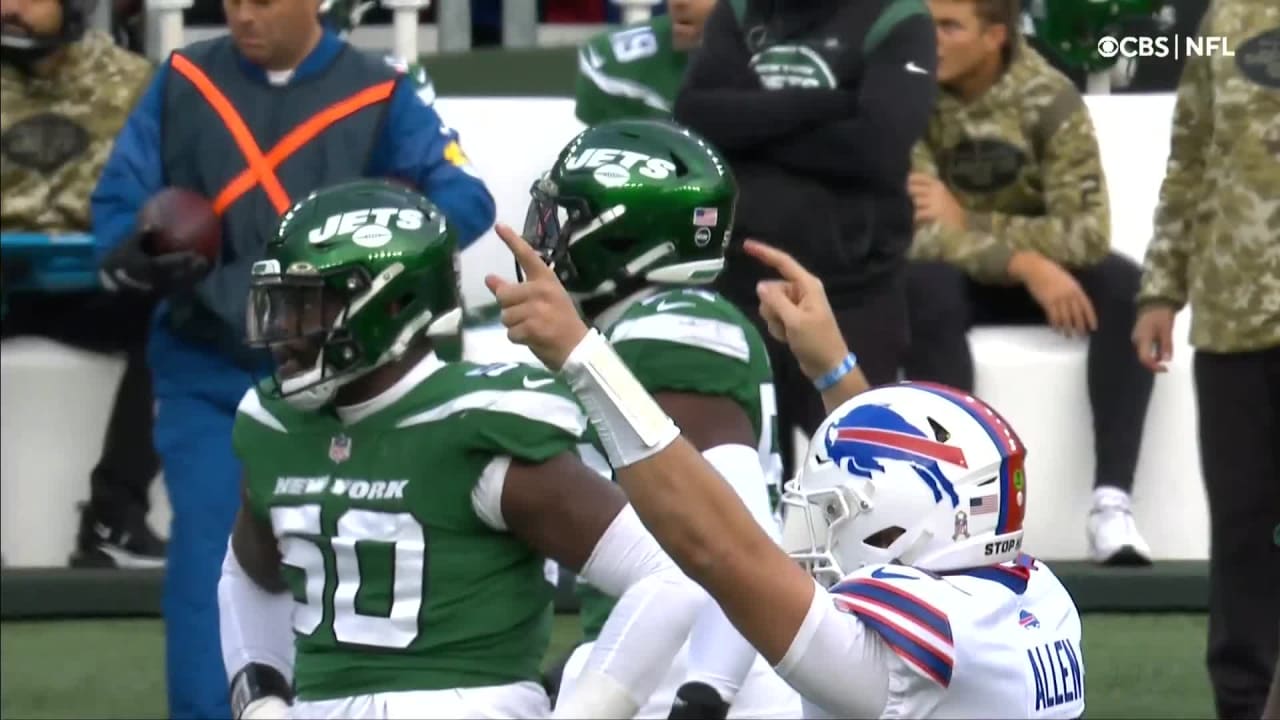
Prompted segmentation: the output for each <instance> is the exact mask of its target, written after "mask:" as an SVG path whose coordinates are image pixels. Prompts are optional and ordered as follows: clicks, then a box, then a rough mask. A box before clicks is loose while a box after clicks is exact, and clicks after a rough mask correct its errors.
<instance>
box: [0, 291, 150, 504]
mask: <svg viewBox="0 0 1280 720" xmlns="http://www.w3.org/2000/svg"><path fill="white" fill-rule="evenodd" d="M7 303H8V306H9V309H8V312H7V313H6V314H5V316H4V320H3V324H2V326H0V327H2V328H3V337H6V338H9V337H16V336H19V335H40V336H43V337H47V338H50V339H52V340H56V341H58V342H62V343H66V344H67V345H71V346H73V347H77V348H81V349H84V350H89V351H92V352H101V353H115V352H124V353H126V358H127V359H126V364H125V371H124V377H123V378H122V379H121V381H120V387H119V388H118V389H117V390H116V400H115V405H114V406H113V407H112V410H111V419H110V421H109V422H108V424H107V434H106V438H105V440H104V442H103V447H102V457H101V458H99V460H98V464H97V466H96V467H95V468H94V469H93V473H92V474H91V475H90V493H89V498H90V507H91V508H92V510H93V512H94V514H95V516H97V517H99V518H100V519H101V520H103V521H104V522H107V523H108V524H111V523H115V522H118V521H119V519H120V518H122V517H124V516H125V515H126V514H130V513H138V512H141V513H143V514H145V513H146V512H147V510H148V509H149V502H148V497H147V490H148V489H149V488H150V486H151V481H152V480H153V479H154V478H155V476H156V473H157V472H158V470H159V466H160V463H159V460H158V459H157V457H156V452H155V449H154V448H153V446H152V444H151V426H152V420H153V419H154V412H153V401H152V396H151V373H150V371H149V370H148V369H147V362H146V353H145V349H146V338H147V327H148V325H149V322H150V317H151V307H152V304H151V302H150V301H145V300H139V299H137V298H133V297H128V296H120V295H113V294H109V293H105V292H90V293H48V294H45V293H15V294H14V295H12V296H11V297H9V298H7Z"/></svg>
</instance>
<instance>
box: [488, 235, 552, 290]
mask: <svg viewBox="0 0 1280 720" xmlns="http://www.w3.org/2000/svg"><path fill="white" fill-rule="evenodd" d="M493 229H494V232H496V233H498V237H500V238H502V242H503V243H504V244H505V245H506V246H507V249H508V250H510V251H511V254H512V255H514V256H515V258H516V264H518V265H519V266H520V269H521V270H523V271H524V274H525V277H527V278H529V279H530V280H536V279H538V278H542V277H548V276H550V275H552V272H551V268H549V267H547V263H546V262H544V261H543V259H542V256H541V255H539V254H538V251H537V250H534V249H533V246H532V245H530V244H529V243H528V241H527V240H525V239H524V238H522V237H520V234H519V233H517V232H516V231H515V230H512V229H511V226H510V225H506V224H505V223H498V224H497V225H495V226H494V228H493Z"/></svg>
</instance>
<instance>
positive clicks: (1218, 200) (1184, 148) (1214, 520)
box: [1133, 0, 1280, 718]
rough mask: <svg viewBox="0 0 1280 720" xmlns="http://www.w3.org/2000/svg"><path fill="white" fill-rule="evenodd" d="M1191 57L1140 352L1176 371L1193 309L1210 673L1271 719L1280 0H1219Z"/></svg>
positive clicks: (1277, 555)
mask: <svg viewBox="0 0 1280 720" xmlns="http://www.w3.org/2000/svg"><path fill="white" fill-rule="evenodd" d="M1199 34H1200V35H1201V36H1224V37H1226V38H1227V45H1228V47H1230V48H1231V50H1232V52H1233V53H1234V55H1226V54H1224V53H1218V54H1214V55H1213V56H1211V57H1189V58H1187V61H1186V66H1185V68H1184V69H1183V74H1182V81H1181V83H1180V84H1179V86H1178V97H1177V104H1176V105H1175V107H1174V115H1173V130H1172V140H1171V145H1170V152H1169V164H1168V169H1167V171H1166V174H1165V179H1164V184H1163V186H1162V187H1161V189H1160V202H1159V205H1158V206H1157V209H1156V217H1155V233H1154V236H1153V237H1152V240H1151V244H1150V245H1149V246H1148V248H1147V255H1146V260H1145V266H1144V272H1143V276H1142V287H1141V291H1140V292H1139V294H1138V303H1139V306H1140V311H1139V314H1138V320H1137V323H1136V325H1135V327H1134V331H1133V341H1134V344H1135V346H1136V350H1137V355H1138V359H1139V360H1140V361H1141V362H1142V363H1143V364H1145V365H1146V366H1147V367H1148V368H1150V369H1151V370H1152V371H1153V372H1163V371H1164V370H1165V368H1166V363H1168V362H1169V361H1170V360H1171V359H1172V357H1173V318H1174V315H1175V314H1176V313H1177V311H1178V310H1179V309H1181V308H1182V307H1183V306H1184V305H1185V304H1187V303H1188V302H1190V304H1191V345H1192V346H1193V347H1194V348H1195V357H1194V377H1195V388H1196V403H1197V413H1198V416H1199V439H1200V465H1201V470H1202V472H1203V474H1204V483H1205V490H1206V492H1207V495H1208V501H1209V531H1210V542H1209V578H1210V590H1209V639H1208V654H1207V659H1208V666H1209V678H1210V680H1211V682H1212V684H1213V691H1214V699H1215V702H1216V703H1217V709H1218V715H1219V717H1223V718H1237V717H1258V716H1259V715H1260V713H1261V712H1262V707H1263V703H1264V702H1265V698H1266V695H1267V684H1268V682H1269V681H1270V679H1271V674H1272V668H1273V667H1274V666H1275V664H1276V654H1277V636H1278V635H1280V547H1277V546H1276V545H1275V543H1274V542H1273V537H1274V532H1275V531H1274V527H1275V524H1276V519H1277V518H1280V442H1277V438H1280V4H1278V3H1276V2H1274V0H1216V1H1215V2H1214V3H1213V4H1212V5H1211V6H1210V7H1209V10H1208V12H1207V13H1206V14H1205V17H1204V19H1203V20H1202V21H1201V25H1200V30H1199Z"/></svg>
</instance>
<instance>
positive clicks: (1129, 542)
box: [1087, 487, 1151, 565]
mask: <svg viewBox="0 0 1280 720" xmlns="http://www.w3.org/2000/svg"><path fill="white" fill-rule="evenodd" d="M1087 527H1088V535H1089V552H1090V554H1091V555H1092V556H1093V561H1094V562H1096V563H1099V564H1102V565H1150V564H1151V548H1150V547H1149V546H1148V545H1147V541H1146V540H1144V539H1143V538H1142V534H1141V533H1139V532H1138V524H1137V523H1136V522H1134V520H1133V512H1132V511H1131V510H1130V509H1129V494H1128V493H1126V492H1124V491H1123V490H1120V489H1118V488H1113V487H1100V488H1098V489H1096V490H1094V491H1093V509H1092V510H1090V511H1089V522H1088V526H1087Z"/></svg>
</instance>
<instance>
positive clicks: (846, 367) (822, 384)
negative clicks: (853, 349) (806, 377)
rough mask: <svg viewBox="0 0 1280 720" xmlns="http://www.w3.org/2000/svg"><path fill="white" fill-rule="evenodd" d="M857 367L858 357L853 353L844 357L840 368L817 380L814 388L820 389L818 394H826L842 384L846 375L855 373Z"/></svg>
mask: <svg viewBox="0 0 1280 720" xmlns="http://www.w3.org/2000/svg"><path fill="white" fill-rule="evenodd" d="M856 367H858V356H857V355H854V354H853V353H849V354H848V355H845V356H844V360H842V361H840V365H839V367H837V368H836V369H835V370H832V371H831V372H829V373H827V374H826V375H823V376H822V377H820V378H818V379H817V380H815V381H814V382H813V386H814V387H816V388H818V392H826V391H827V390H829V389H830V388H832V387H833V386H834V385H835V384H836V383H838V382H840V380H841V379H843V378H844V376H845V375H848V374H849V373H851V372H853V369H854V368H856Z"/></svg>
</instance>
